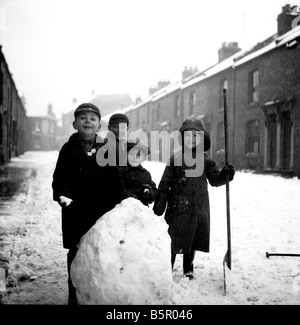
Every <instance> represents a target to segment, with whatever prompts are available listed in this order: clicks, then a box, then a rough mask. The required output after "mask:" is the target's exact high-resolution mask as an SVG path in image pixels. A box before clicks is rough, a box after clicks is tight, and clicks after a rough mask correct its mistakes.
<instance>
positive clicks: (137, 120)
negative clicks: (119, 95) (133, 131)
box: [136, 110, 140, 127]
mask: <svg viewBox="0 0 300 325" xmlns="http://www.w3.org/2000/svg"><path fill="white" fill-rule="evenodd" d="M139 121H140V111H139V110H137V111H136V126H137V127H138V126H139Z"/></svg>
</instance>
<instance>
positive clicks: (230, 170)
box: [222, 164, 235, 181]
mask: <svg viewBox="0 0 300 325" xmlns="http://www.w3.org/2000/svg"><path fill="white" fill-rule="evenodd" d="M222 173H223V174H224V176H225V178H226V176H228V180H229V181H232V180H233V177H234V174H235V170H234V167H233V165H231V164H227V165H225V166H224V167H223V168H222Z"/></svg>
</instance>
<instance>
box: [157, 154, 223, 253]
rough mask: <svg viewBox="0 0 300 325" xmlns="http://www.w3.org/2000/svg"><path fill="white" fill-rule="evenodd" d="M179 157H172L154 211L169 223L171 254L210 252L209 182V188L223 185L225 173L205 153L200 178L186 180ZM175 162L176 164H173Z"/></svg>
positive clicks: (163, 177) (185, 167)
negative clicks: (191, 250) (194, 251)
mask: <svg viewBox="0 0 300 325" xmlns="http://www.w3.org/2000/svg"><path fill="white" fill-rule="evenodd" d="M178 159H181V160H182V155H181V154H175V155H174V156H173V157H171V160H170V164H168V165H167V166H166V168H165V170H164V173H163V176H162V179H161V181H160V184H159V186H158V190H159V195H158V199H157V200H156V202H155V204H154V207H153V209H154V212H155V213H156V214H157V215H162V214H163V213H164V211H165V209H166V206H167V210H166V213H165V220H166V222H167V223H168V224H169V230H168V231H169V234H170V237H171V242H172V247H171V250H172V252H173V253H188V252H189V251H190V249H194V250H198V251H203V252H209V239H210V207H209V195H208V183H207V180H208V182H209V183H210V185H212V186H220V185H224V184H225V183H226V175H225V173H224V172H223V170H222V171H220V170H219V168H218V167H217V165H216V163H215V161H213V160H212V159H211V158H209V156H208V155H207V154H206V153H204V172H203V174H202V175H201V176H199V177H185V171H186V170H187V169H189V168H191V167H187V166H186V165H185V163H184V161H182V165H181V166H178V165H180V164H179V163H178ZM176 161H177V163H175V162H176Z"/></svg>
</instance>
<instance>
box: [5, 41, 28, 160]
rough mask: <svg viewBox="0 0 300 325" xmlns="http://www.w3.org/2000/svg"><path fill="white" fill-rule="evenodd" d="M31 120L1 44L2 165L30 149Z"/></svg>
mask: <svg viewBox="0 0 300 325" xmlns="http://www.w3.org/2000/svg"><path fill="white" fill-rule="evenodd" d="M29 134H30V132H29V120H28V117H27V115H26V110H25V107H24V103H23V101H22V98H21V97H20V96H19V94H18V90H17V88H16V85H15V82H14V80H13V77H12V74H11V73H10V71H9V68H8V64H7V62H6V60H5V57H4V54H3V52H2V46H0V166H1V165H3V164H4V163H6V162H8V161H9V160H10V159H11V158H12V157H15V156H18V155H20V154H23V153H24V152H25V151H26V150H27V149H28V142H29Z"/></svg>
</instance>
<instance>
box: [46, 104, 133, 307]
mask: <svg viewBox="0 0 300 325" xmlns="http://www.w3.org/2000/svg"><path fill="white" fill-rule="evenodd" d="M74 118H75V119H74V122H73V127H74V129H75V130H77V132H76V133H74V134H72V135H71V137H70V139H69V140H68V142H66V143H65V144H64V145H63V146H62V148H61V150H60V152H59V156H58V160H57V163H56V167H55V170H54V173H53V182H52V189H53V199H54V200H55V201H57V202H58V204H59V205H60V206H61V207H62V234H63V247H64V248H67V249H69V252H68V255H67V267H68V285H69V304H76V303H77V300H76V289H75V288H74V287H73V284H72V280H71V277H70V267H71V263H72V261H73V259H74V257H75V255H76V252H77V246H78V243H79V241H80V238H81V237H82V236H83V235H84V234H85V233H86V232H87V231H88V230H89V229H90V228H91V227H92V226H93V225H94V224H95V222H96V221H97V220H98V219H99V218H100V217H101V216H102V215H103V214H105V213H106V212H108V211H110V210H111V209H113V208H114V207H115V205H116V204H118V203H120V202H121V200H122V199H123V198H125V197H128V195H127V194H126V189H125V187H124V181H123V178H122V175H121V172H120V170H119V169H118V168H117V167H114V166H109V165H107V166H104V167H101V166H99V165H98V164H97V161H96V154H97V150H98V149H99V148H100V147H101V146H103V141H101V140H99V139H98V141H96V140H97V137H98V135H97V132H98V131H99V130H100V127H101V124H100V121H101V114H100V110H99V108H98V107H97V106H95V105H93V104H91V103H83V104H81V105H79V106H78V107H77V108H76V110H75V112H74Z"/></svg>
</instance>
